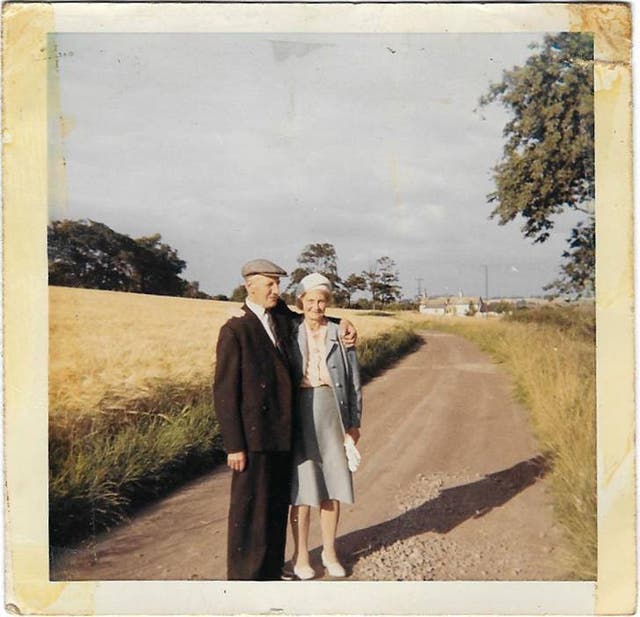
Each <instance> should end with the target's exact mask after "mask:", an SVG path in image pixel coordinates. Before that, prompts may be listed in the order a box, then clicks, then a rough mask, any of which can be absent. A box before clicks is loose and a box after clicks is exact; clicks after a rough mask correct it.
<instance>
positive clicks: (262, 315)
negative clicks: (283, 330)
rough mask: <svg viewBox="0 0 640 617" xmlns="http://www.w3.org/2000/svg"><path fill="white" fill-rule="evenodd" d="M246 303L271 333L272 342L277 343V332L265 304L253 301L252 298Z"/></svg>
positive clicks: (268, 332) (267, 331)
mask: <svg viewBox="0 0 640 617" xmlns="http://www.w3.org/2000/svg"><path fill="white" fill-rule="evenodd" d="M245 304H246V305H247V307H249V309H250V310H251V312H252V313H254V314H255V316H256V317H257V318H258V319H259V320H260V323H261V324H262V326H263V327H264V329H265V331H266V333H267V334H268V335H269V338H270V339H271V342H272V343H273V344H274V345H276V334H275V331H274V328H273V322H272V318H271V315H270V314H269V312H268V311H267V309H265V308H264V306H261V305H260V304H256V303H255V302H251V300H249V299H247V300H245Z"/></svg>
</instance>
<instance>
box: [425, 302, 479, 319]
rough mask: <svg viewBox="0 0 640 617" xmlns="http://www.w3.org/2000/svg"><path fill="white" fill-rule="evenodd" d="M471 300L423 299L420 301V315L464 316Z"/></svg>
mask: <svg viewBox="0 0 640 617" xmlns="http://www.w3.org/2000/svg"><path fill="white" fill-rule="evenodd" d="M470 300H471V298H455V300H454V301H451V298H443V297H438V298H423V299H422V300H421V301H420V313H422V314H423V315H451V316H459V315H465V314H466V312H467V310H468V309H469V302H470Z"/></svg>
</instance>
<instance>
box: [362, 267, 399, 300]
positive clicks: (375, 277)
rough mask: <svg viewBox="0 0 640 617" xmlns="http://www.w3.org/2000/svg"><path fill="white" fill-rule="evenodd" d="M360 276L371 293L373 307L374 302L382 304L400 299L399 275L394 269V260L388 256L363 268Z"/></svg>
mask: <svg viewBox="0 0 640 617" xmlns="http://www.w3.org/2000/svg"><path fill="white" fill-rule="evenodd" d="M362 276H363V277H364V279H365V281H366V283H367V288H368V290H369V292H370V293H371V301H372V303H373V308H376V304H379V305H383V306H384V305H385V304H391V303H392V302H397V301H398V300H399V299H400V295H401V292H402V288H401V287H400V277H399V274H398V271H397V270H396V262H395V261H393V259H391V258H390V257H387V256H384V257H380V258H379V259H377V260H376V263H375V264H374V266H373V267H371V268H369V270H365V271H364V272H363V273H362Z"/></svg>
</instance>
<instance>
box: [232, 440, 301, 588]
mask: <svg viewBox="0 0 640 617" xmlns="http://www.w3.org/2000/svg"><path fill="white" fill-rule="evenodd" d="M290 487H291V455H290V453H289V452H248V453H247V468H246V469H245V471H243V472H237V471H234V472H233V477H232V480H231V503H230V506H229V535H228V545H227V579H228V580H236V581H242V580H248V581H251V580H253V581H268V580H279V579H280V573H281V570H282V566H283V564H284V551H285V544H286V539H287V514H288V511H289V502H290V490H291V489H290Z"/></svg>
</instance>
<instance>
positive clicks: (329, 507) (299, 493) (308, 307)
mask: <svg viewBox="0 0 640 617" xmlns="http://www.w3.org/2000/svg"><path fill="white" fill-rule="evenodd" d="M331 296H332V287H331V282H330V281H329V279H327V278H326V277H325V276H323V275H322V274H318V273H314V274H309V275H308V276H306V277H305V278H303V279H302V281H301V282H300V285H299V287H298V291H297V305H298V307H299V308H301V309H302V310H303V313H304V321H302V323H300V325H299V328H298V336H297V340H298V348H297V349H294V358H295V359H296V360H297V361H296V362H294V363H295V365H296V368H297V375H296V379H297V382H298V385H299V389H298V396H297V401H296V409H295V412H294V438H293V481H292V500H291V503H292V504H293V505H292V508H291V527H292V530H293V538H294V543H295V554H294V556H293V566H294V574H295V575H296V576H297V577H298V578H299V579H301V580H308V579H311V578H313V577H314V576H315V572H314V570H313V568H312V567H311V565H310V563H309V547H308V536H309V520H310V508H311V506H316V507H318V506H319V508H320V527H321V530H322V544H323V550H322V565H323V566H324V567H325V568H326V569H327V572H328V573H329V575H331V576H345V570H344V568H343V567H342V565H341V564H340V562H339V561H338V556H337V555H336V549H335V539H336V531H337V528H338V519H339V515H340V502H344V503H353V484H352V480H351V472H350V471H349V466H348V461H347V455H346V453H345V439H346V440H348V437H346V435H348V436H350V437H351V438H352V439H353V443H354V444H355V443H356V442H357V441H358V439H359V437H360V432H359V427H360V417H361V408H362V397H361V392H360V375H359V371H358V363H357V360H356V353H355V349H354V348H353V347H352V348H349V349H347V348H345V347H344V345H343V343H342V342H341V341H340V337H339V335H338V334H339V333H338V326H337V325H336V324H334V323H332V322H330V321H328V320H327V318H326V317H325V309H326V307H327V305H328V304H329V302H330V301H331ZM294 347H295V346H294Z"/></svg>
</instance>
